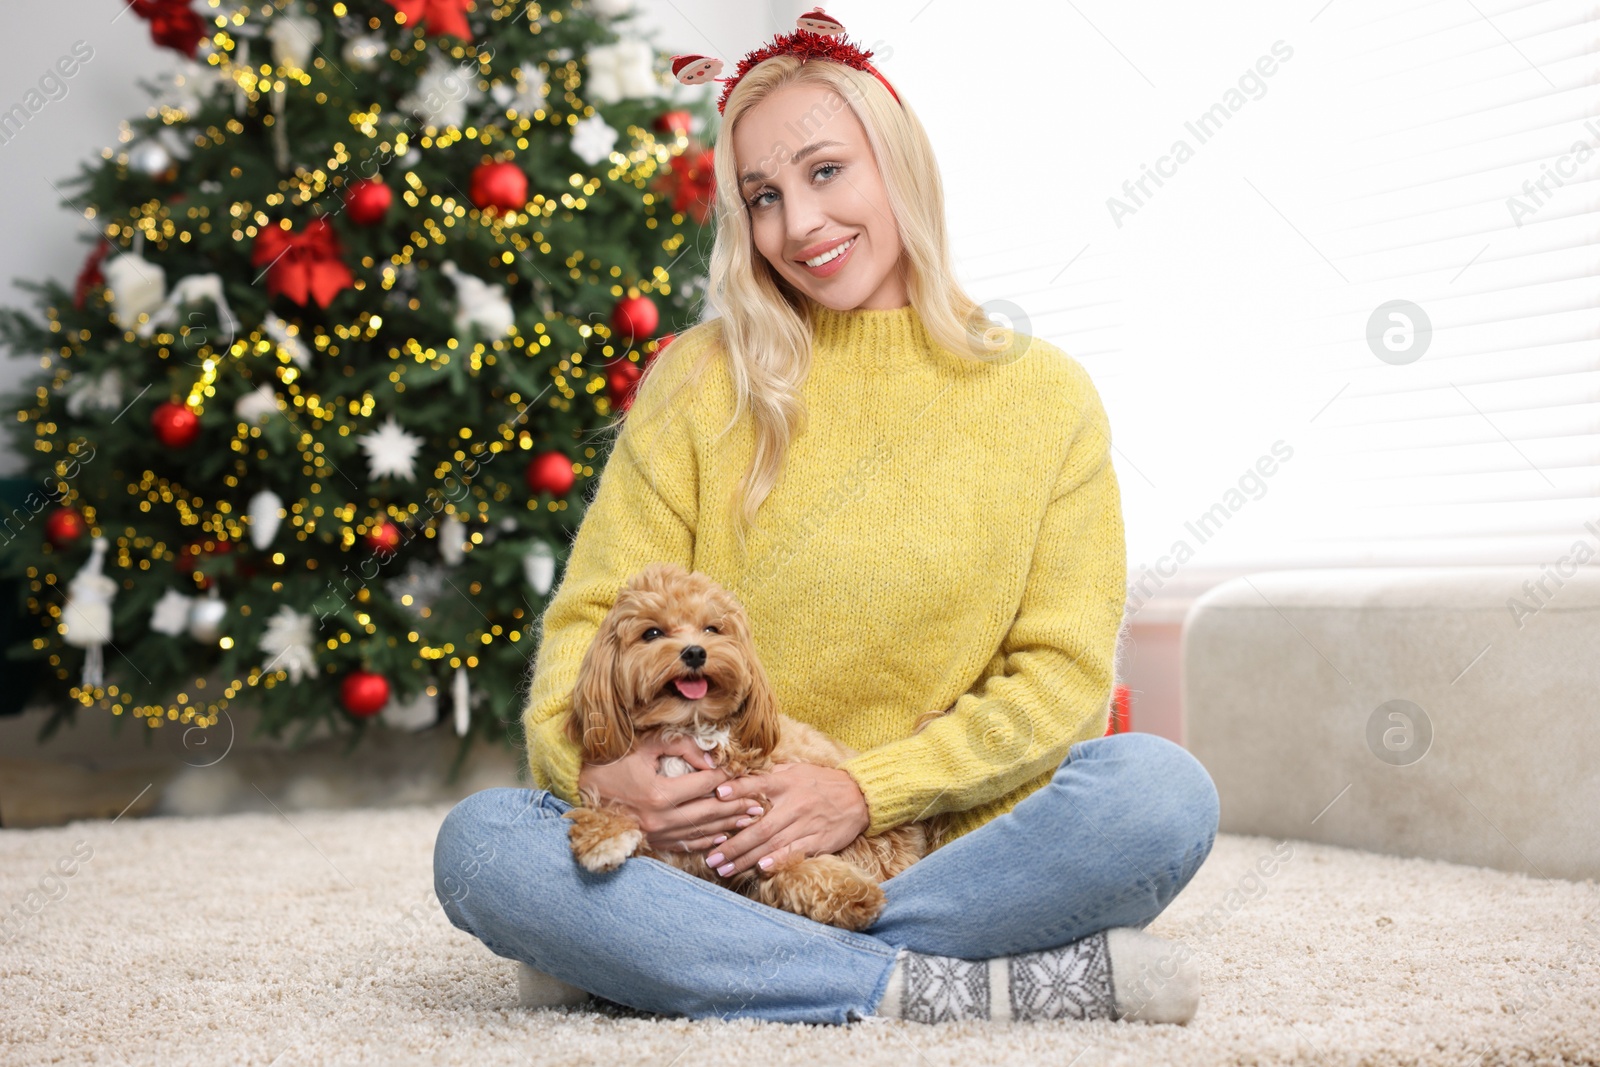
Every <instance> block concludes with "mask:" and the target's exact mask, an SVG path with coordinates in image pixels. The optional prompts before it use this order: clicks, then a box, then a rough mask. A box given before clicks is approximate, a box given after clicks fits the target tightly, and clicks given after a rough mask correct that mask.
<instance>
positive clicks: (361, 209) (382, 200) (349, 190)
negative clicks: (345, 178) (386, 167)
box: [344, 178, 394, 226]
mask: <svg viewBox="0 0 1600 1067" xmlns="http://www.w3.org/2000/svg"><path fill="white" fill-rule="evenodd" d="M393 202H394V191H393V190H392V189H390V188H389V187H388V186H387V185H385V184H383V183H382V182H380V181H377V180H376V179H373V178H358V179H357V180H355V181H353V182H351V183H350V184H349V186H347V187H346V188H345V191H344V207H345V210H346V211H347V212H349V214H350V221H351V222H353V223H355V224H356V225H357V226H376V225H377V224H378V223H380V222H382V221H383V217H384V216H385V215H387V214H388V213H389V205H390V204H392V203H393Z"/></svg>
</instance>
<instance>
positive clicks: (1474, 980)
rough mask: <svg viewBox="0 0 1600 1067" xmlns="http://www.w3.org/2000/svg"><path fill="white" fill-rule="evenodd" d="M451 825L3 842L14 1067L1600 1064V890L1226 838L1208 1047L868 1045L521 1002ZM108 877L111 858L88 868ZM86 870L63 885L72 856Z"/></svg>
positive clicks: (1212, 896)
mask: <svg viewBox="0 0 1600 1067" xmlns="http://www.w3.org/2000/svg"><path fill="white" fill-rule="evenodd" d="M447 810H448V805H442V806H439V805H436V806H430V807H412V808H402V809H394V810H385V811H294V812H288V813H286V814H282V815H280V814H239V815H227V816H219V817H212V818H150V819H135V818H133V817H131V816H130V817H128V818H121V819H118V820H115V821H103V820H102V821H91V822H78V823H73V824H71V825H70V826H67V827H64V828H56V829H41V830H9V831H3V832H0V908H3V909H4V916H5V918H4V920H3V923H0V1061H3V1062H4V1063H5V1064H44V1063H62V1064H153V1063H160V1064H204V1065H211V1064H259V1065H262V1067H266V1065H269V1064H270V1065H273V1067H291V1065H297V1064H336V1063H372V1064H385V1065H387V1064H404V1063H422V1064H471V1065H474V1067H478V1065H488V1064H499V1063H506V1064H605V1065H607V1067H624V1065H627V1067H632V1065H635V1064H641V1065H642V1064H659V1065H662V1067H666V1065H669V1064H671V1065H677V1067H750V1065H751V1064H762V1065H769V1064H807V1065H810V1064H818V1063H827V1064H847V1063H863V1064H885V1065H888V1064H895V1065H899V1064H907V1063H915V1064H919V1065H945V1064H960V1065H963V1067H965V1065H995V1064H1011V1063H1027V1064H1035V1063H1041V1064H1043V1063H1049V1064H1064V1065H1065V1064H1074V1065H1083V1067H1089V1065H1102V1064H1138V1065H1147V1064H1277V1063H1285V1064H1288V1063H1320V1064H1326V1065H1343V1064H1362V1065H1369V1064H1370V1065H1379V1064H1439V1065H1442V1067H1483V1065H1488V1064H1501V1063H1516V1064H1575V1063H1596V1062H1600V922H1597V919H1600V906H1597V895H1596V887H1595V884H1594V883H1593V882H1585V883H1573V882H1561V881H1557V882H1547V881H1543V880H1541V879H1538V878H1532V877H1525V876H1521V875H1516V874H1507V873H1504V872H1500V871H1494V870H1487V869H1480V868H1474V867H1462V866H1456V865H1452V864H1448V863H1439V862H1432V861H1423V860H1408V859H1397V858H1394V857H1389V856H1378V855H1373V854H1369V853H1363V852H1354V851H1349V850H1345V849H1340V848H1333V847H1328V846H1321V845H1310V844H1304V843H1298V842H1295V843H1291V844H1292V845H1293V853H1292V856H1291V858H1289V859H1288V860H1287V861H1286V862H1284V863H1282V865H1281V866H1278V867H1276V869H1274V870H1273V873H1272V874H1271V875H1270V877H1262V876H1261V875H1260V874H1259V873H1257V872H1258V868H1257V861H1258V860H1260V859H1261V858H1262V857H1264V856H1268V855H1270V854H1271V853H1272V852H1273V848H1274V846H1275V845H1278V842H1274V841H1272V840H1269V839H1267V838H1255V837H1238V836H1231V835H1222V836H1220V837H1219V838H1218V839H1217V843H1216V846H1215V848H1214V850H1213V852H1212V854H1211V857H1210V859H1209V860H1208V861H1207V863H1206V865H1205V867H1204V868H1203V869H1202V870H1201V871H1200V873H1199V874H1198V875H1197V876H1196V877H1195V879H1194V881H1193V882H1191V883H1190V885H1189V886H1188V887H1187V888H1186V889H1185V891H1184V892H1183V894H1182V895H1181V896H1180V897H1179V898H1178V900H1177V901H1175V902H1174V903H1173V905H1172V906H1171V907H1170V908H1169V909H1168V910H1167V911H1166V912H1165V913H1164V914H1163V915H1162V916H1161V917H1160V918H1158V919H1157V920H1156V921H1155V922H1154V923H1152V924H1151V926H1150V932H1151V933H1154V934H1157V935H1160V936H1163V937H1170V938H1187V939H1189V940H1190V942H1191V944H1192V945H1193V947H1194V949H1195V956H1196V958H1197V959H1198V960H1199V962H1200V966H1201V968H1202V972H1203V975H1204V977H1203V993H1202V997H1201V1002H1200V1008H1199V1012H1198V1014H1197V1015H1196V1016H1195V1018H1194V1020H1193V1021H1192V1022H1191V1023H1190V1024H1189V1025H1188V1026H1186V1027H1177V1026H1150V1025H1146V1024H1139V1023H1112V1022H1092V1023H1081V1022H1059V1023H1048V1024H1038V1023H1032V1024H1008V1025H990V1024H947V1025H942V1026H924V1025H921V1024H914V1023H901V1022H882V1023H879V1022H872V1023H867V1024H861V1023H858V1024H854V1025H852V1026H849V1027H830V1026H793V1025H785V1024H778V1023H764V1022H755V1021H738V1022H714V1021H705V1022H692V1021H689V1020H686V1019H667V1018H656V1017H652V1016H645V1015H642V1014H639V1013H631V1012H629V1011H627V1010H625V1009H620V1008H605V1009H604V1010H602V1009H564V1008H563V1009H546V1010H537V1011H530V1010H524V1009H522V1008H520V1007H518V1006H517V985H516V977H515V971H514V964H513V963H512V962H511V961H509V960H505V959H501V958H499V957H497V956H495V955H493V954H492V953H490V952H489V951H488V950H487V949H486V948H484V947H483V946H482V945H481V944H480V943H479V942H478V941H477V940H475V939H473V938H471V937H469V936H468V935H467V934H465V933H462V932H461V931H459V930H457V929H455V928H454V927H453V926H451V925H450V924H449V921H448V920H447V919H446V918H445V917H444V913H443V912H442V911H441V910H440V908H439V905H438V903H437V902H436V900H435V899H434V896H433V889H432V885H433V880H432V848H433V840H434V832H435V830H436V829H437V827H438V826H439V823H440V821H441V820H442V819H443V817H444V815H445V812H446V811H447ZM81 857H87V858H81ZM58 860H62V861H64V864H63V866H64V867H65V868H67V869H71V870H72V871H73V873H72V874H71V875H70V876H59V875H58V876H55V877H53V876H52V875H51V872H52V871H53V870H57V861H58Z"/></svg>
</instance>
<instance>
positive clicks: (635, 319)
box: [611, 296, 661, 338]
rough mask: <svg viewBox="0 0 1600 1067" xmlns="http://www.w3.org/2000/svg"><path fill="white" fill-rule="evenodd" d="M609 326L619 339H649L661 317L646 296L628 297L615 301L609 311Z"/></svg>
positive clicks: (653, 303) (659, 323)
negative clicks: (614, 304) (614, 305)
mask: <svg viewBox="0 0 1600 1067" xmlns="http://www.w3.org/2000/svg"><path fill="white" fill-rule="evenodd" d="M611 325H612V327H613V328H614V329H615V330H616V331H617V334H618V335H619V336H621V337H627V338H642V337H649V336H650V335H651V334H653V333H655V332H656V327H657V326H659V325H661V315H660V313H659V312H657V311H656V305H655V302H654V301H652V300H651V299H650V298H649V297H648V296H630V297H626V298H624V299H622V300H619V301H617V306H616V307H615V308H613V309H612V311H611Z"/></svg>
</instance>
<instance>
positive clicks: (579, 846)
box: [565, 808, 644, 874]
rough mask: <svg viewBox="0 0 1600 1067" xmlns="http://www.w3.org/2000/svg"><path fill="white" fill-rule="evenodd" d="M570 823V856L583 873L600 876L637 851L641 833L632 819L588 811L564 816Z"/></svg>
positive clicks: (580, 810) (573, 810)
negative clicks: (587, 872)
mask: <svg viewBox="0 0 1600 1067" xmlns="http://www.w3.org/2000/svg"><path fill="white" fill-rule="evenodd" d="M565 815H566V818H567V819H569V820H571V822H572V830H571V832H570V836H569V839H570V841H571V844H572V857H573V859H575V860H577V861H578V865H579V866H580V867H582V868H583V869H584V870H586V871H591V872H593V873H595V874H602V873H604V872H606V871H614V870H616V869H617V868H618V867H620V866H622V861H623V860H625V859H627V858H628V857H629V856H631V855H633V854H634V853H635V852H637V851H638V849H639V845H640V844H641V843H642V842H643V841H644V831H643V830H642V829H640V828H639V825H638V824H637V823H636V822H634V821H633V820H632V819H628V818H625V817H623V816H619V815H612V814H609V813H607V812H601V811H594V810H591V809H588V808H573V809H572V810H571V811H568V812H566V813H565Z"/></svg>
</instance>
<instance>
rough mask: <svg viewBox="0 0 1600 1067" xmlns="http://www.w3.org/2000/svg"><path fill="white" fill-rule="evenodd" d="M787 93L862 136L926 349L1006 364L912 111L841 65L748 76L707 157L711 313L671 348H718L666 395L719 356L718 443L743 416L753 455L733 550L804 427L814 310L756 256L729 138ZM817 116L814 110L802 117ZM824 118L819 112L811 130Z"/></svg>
mask: <svg viewBox="0 0 1600 1067" xmlns="http://www.w3.org/2000/svg"><path fill="white" fill-rule="evenodd" d="M791 85H813V86H818V87H820V88H825V89H831V90H833V91H834V93H836V94H837V96H838V98H840V99H842V100H843V101H844V103H845V105H846V106H848V107H849V108H850V109H851V110H852V111H854V112H855V115H856V118H857V119H859V120H860V122H861V125H862V127H863V128H864V129H865V130H866V134H867V141H868V143H869V144H870V145H871V147H872V152H873V156H874V157H875V159H876V160H877V163H878V168H879V171H880V173H881V174H882V177H883V183H884V187H885V189H886V191H887V194H888V198H889V204H890V207H891V208H892V209H893V212H894V218H895V222H896V223H897V225H898V228H899V233H900V243H901V248H902V256H901V261H900V269H902V270H904V272H905V280H906V293H907V296H908V297H909V301H910V304H911V306H912V307H913V308H914V309H915V311H916V314H917V316H918V317H919V318H920V319H921V321H922V324H923V326H924V327H925V328H926V329H927V331H928V334H929V336H930V337H931V338H932V339H933V341H934V342H935V343H936V344H937V345H939V346H940V347H941V348H943V349H945V350H947V351H949V352H951V353H954V354H955V355H957V356H958V357H963V358H968V359H972V360H974V361H978V362H988V361H992V360H993V359H994V358H995V357H996V356H1005V355H1007V354H1009V353H1010V352H1011V348H1012V344H1013V340H1014V338H1013V335H1012V333H1011V331H1010V329H1009V328H1006V327H999V326H996V325H995V324H994V323H993V322H991V321H990V320H989V318H988V316H987V315H986V314H985V313H984V311H983V309H982V307H981V306H980V305H979V304H978V303H977V301H975V300H973V299H972V297H970V296H969V295H967V293H966V291H965V290H964V289H963V288H962V287H961V285H960V284H959V283H958V282H957V281H956V279H955V274H954V271H953V269H952V267H951V261H950V248H949V241H948V238H947V236H946V231H945V216H944V186H943V183H942V182H941V180H940V178H939V168H938V164H937V161H936V160H935V158H934V153H933V145H932V143H931V142H930V141H929V140H928V135H927V132H926V131H925V130H924V129H923V127H922V123H921V122H919V121H918V120H917V116H916V113H915V112H913V111H912V110H911V107H910V106H909V105H905V104H902V103H900V102H897V101H896V100H895V99H894V98H893V97H892V96H890V95H889V93H888V91H887V90H886V89H885V88H884V87H883V85H882V83H880V82H879V81H878V80H877V79H876V78H874V77H873V76H872V75H871V74H868V73H865V72H863V71H858V70H856V69H855V68H853V67H848V66H845V65H844V64H842V63H833V62H826V61H819V62H809V63H803V62H801V61H800V60H799V59H797V58H795V57H794V56H788V55H779V56H773V57H771V58H769V59H767V60H764V61H763V62H761V63H759V64H757V65H756V66H755V67H753V68H751V69H750V71H749V72H748V73H746V74H745V76H744V77H743V78H741V79H740V80H739V83H738V85H736V86H735V87H734V90H733V92H732V94H730V96H729V97H728V102H727V108H726V110H725V111H724V112H723V121H722V126H721V131H720V133H719V135H718V148H719V150H718V151H716V152H715V153H714V154H713V161H714V174H715V181H716V205H715V211H716V243H715V245H714V246H713V248H712V252H711V259H710V279H709V284H708V286H707V291H706V302H707V304H708V305H712V306H715V307H716V308H717V309H719V310H720V311H721V315H720V316H712V317H702V318H701V320H700V321H699V322H697V323H696V324H695V325H694V326H692V327H690V328H689V329H687V330H685V331H684V332H683V333H682V335H680V338H679V341H680V342H681V339H682V338H698V337H699V336H700V335H701V331H712V330H717V331H719V333H717V334H714V335H713V336H714V337H715V338H716V339H718V340H720V342H721V343H720V345H717V344H711V345H708V346H707V351H706V354H705V356H704V357H702V359H701V361H700V363H699V364H698V365H697V366H696V367H694V368H693V370H692V371H691V372H690V373H689V374H688V375H687V376H686V377H685V378H684V380H683V381H682V382H680V383H679V385H678V387H677V388H678V389H682V388H683V387H684V386H686V385H691V384H692V383H694V382H696V381H698V380H699V378H700V376H701V374H702V373H703V372H704V370H705V368H706V366H707V365H708V364H709V363H710V362H711V360H712V359H713V358H714V357H715V356H717V355H718V354H720V353H721V352H726V354H727V365H728V369H729V373H730V376H731V378H732V381H733V386H734V393H735V405H734V411H733V414H732V416H731V418H730V419H729V421H728V424H727V425H726V426H725V427H724V428H723V430H722V433H723V434H725V433H727V431H728V430H729V429H731V428H732V427H733V426H734V425H735V424H736V423H737V422H738V419H739V416H740V415H741V414H742V413H743V411H744V409H745V408H746V407H748V408H749V409H750V414H751V418H752V421H753V425H754V430H755V453H754V456H753V457H752V459H751V463H750V466H749V468H748V469H747V470H746V471H745V473H744V477H743V478H742V479H741V480H740V482H739V484H738V485H737V486H736V487H735V489H734V491H733V494H732V497H731V499H730V501H729V507H730V509H731V510H732V512H733V514H734V515H735V517H736V522H735V524H734V525H735V529H736V531H737V534H738V537H739V541H740V548H741V550H743V549H744V548H745V537H746V534H747V532H748V531H749V530H752V529H756V528H758V524H757V523H756V521H755V515H756V511H757V510H758V509H759V508H760V506H761V503H762V501H764V500H765V499H766V498H767V496H768V495H769V494H770V493H771V491H772V487H773V486H774V485H775V484H776V482H777V480H778V475H779V474H780V473H781V471H782V468H783V460H784V456H785V455H786V454H787V452H788V447H789V443H790V441H791V440H793V438H795V437H796V436H798V435H799V434H800V433H801V432H802V431H803V430H804V429H805V425H806V411H805V404H804V402H803V400H802V398H801V396H800V389H801V386H802V385H803V384H804V382H805V379H806V375H807V374H808V373H809V371H810V368H811V343H812V316H813V310H812V309H814V308H815V307H816V306H817V305H816V304H815V303H814V302H813V301H812V300H811V299H810V298H809V297H808V296H806V295H805V294H804V293H801V292H799V291H798V290H796V289H795V288H794V287H793V286H792V285H790V284H789V282H788V281H787V280H786V279H784V278H783V277H782V276H781V275H780V274H778V273H777V271H775V270H773V269H772V266H771V265H770V264H769V263H768V262H767V260H766V258H765V257H764V256H762V255H761V254H760V253H759V252H757V251H756V247H755V241H754V238H753V236H752V234H751V230H750V217H749V214H748V213H747V208H746V205H745V203H744V199H743V196H742V195H741V193H740V188H739V177H738V172H739V163H738V161H737V160H736V159H735V158H734V153H733V150H732V137H733V130H734V128H735V127H736V126H737V125H738V124H739V120H740V119H742V118H743V117H744V116H745V115H746V114H748V113H749V112H750V111H751V110H752V109H754V108H755V107H757V106H758V105H759V104H760V103H761V102H762V101H763V100H765V99H766V98H767V97H768V96H769V95H771V94H772V93H775V92H777V91H778V90H780V89H783V88H786V87H788V86H791ZM903 99H904V97H903V96H902V100H903ZM819 110H822V108H821V106H820V105H819V107H818V108H814V109H813V111H819ZM835 113H837V112H835ZM828 117H830V116H829V114H828V113H827V112H825V111H824V112H823V114H821V115H820V116H819V121H825V120H826V119H827V118H828ZM805 125H806V126H807V127H808V128H807V129H805V130H803V131H802V136H804V135H806V134H809V133H811V132H813V130H814V127H810V123H809V121H808V122H807V123H806V124H805ZM799 147H800V146H799V145H795V146H794V148H799ZM719 320H720V322H721V326H720V327H718V326H717V322H718V321H719ZM652 366H653V364H652ZM648 373H649V370H648V369H647V370H646V375H648ZM641 385H642V380H641ZM676 394H677V390H676V389H675V390H674V392H673V395H674V396H676ZM668 403H669V405H670V398H669V401H668ZM624 417H625V416H624ZM621 421H622V420H619V421H618V423H617V425H618V427H619V428H620V424H621ZM721 436H722V435H721V434H719V435H718V439H720V438H721ZM741 498H742V499H741Z"/></svg>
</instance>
